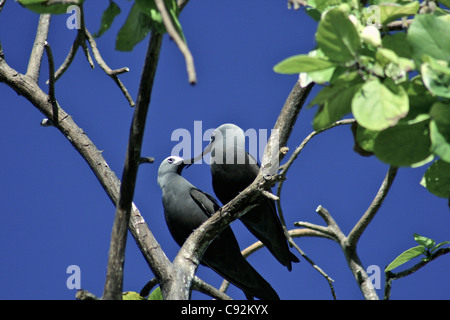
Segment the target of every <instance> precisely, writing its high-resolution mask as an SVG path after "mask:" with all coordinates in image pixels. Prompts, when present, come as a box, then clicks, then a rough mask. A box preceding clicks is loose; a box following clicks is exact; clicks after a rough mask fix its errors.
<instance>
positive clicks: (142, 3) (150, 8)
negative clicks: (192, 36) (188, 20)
mask: <svg viewBox="0 0 450 320" xmlns="http://www.w3.org/2000/svg"><path fill="white" fill-rule="evenodd" d="M135 2H136V4H137V6H138V7H139V9H140V10H141V11H142V12H143V13H144V14H146V15H147V16H148V17H150V19H151V21H152V28H154V29H155V30H156V31H157V32H159V33H165V32H166V27H165V26H164V23H163V21H162V17H161V14H160V13H159V10H158V8H157V7H156V4H155V1H154V0H135ZM164 4H165V6H166V9H167V11H168V13H169V15H170V18H171V20H172V23H173V25H174V27H175V29H176V30H177V32H178V34H179V35H180V37H181V38H182V39H183V41H185V42H186V39H185V37H184V33H183V30H182V28H181V24H180V21H179V20H178V15H179V14H180V11H179V8H178V5H177V3H176V1H175V0H164Z"/></svg>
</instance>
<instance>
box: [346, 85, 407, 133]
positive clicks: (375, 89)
mask: <svg viewBox="0 0 450 320" xmlns="http://www.w3.org/2000/svg"><path fill="white" fill-rule="evenodd" d="M408 102H409V101H408V95H407V94H406V92H405V90H404V89H403V87H401V86H395V85H394V84H392V83H390V82H387V81H386V82H385V83H381V82H380V81H379V80H378V78H375V79H372V80H369V81H367V82H366V83H365V84H364V85H363V86H362V87H361V88H360V89H359V90H358V92H356V94H355V96H354V98H353V100H352V112H353V115H354V116H355V119H356V120H357V121H358V123H359V124H360V125H362V126H363V127H365V128H367V129H371V130H375V131H380V130H383V129H386V128H388V127H391V126H394V125H395V124H396V123H397V122H398V121H399V120H400V119H401V118H403V117H405V116H406V115H407V113H408V109H409V104H408Z"/></svg>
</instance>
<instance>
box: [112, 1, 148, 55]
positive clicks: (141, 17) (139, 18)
mask: <svg viewBox="0 0 450 320" xmlns="http://www.w3.org/2000/svg"><path fill="white" fill-rule="evenodd" d="M150 26H151V20H150V18H149V17H148V16H147V15H145V14H143V13H142V12H141V10H140V9H139V8H138V7H137V5H136V4H133V6H132V7H131V10H130V13H129V14H128V17H127V19H126V21H125V23H124V24H123V26H122V28H121V29H120V30H119V33H118V34H117V38H116V50H119V51H131V50H133V48H134V46H135V45H136V44H138V43H139V42H141V41H142V40H143V39H144V38H145V36H146V35H147V34H148V32H149V31H150Z"/></svg>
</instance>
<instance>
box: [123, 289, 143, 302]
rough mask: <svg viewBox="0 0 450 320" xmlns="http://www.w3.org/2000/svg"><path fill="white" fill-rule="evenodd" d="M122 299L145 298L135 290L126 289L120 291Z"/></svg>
mask: <svg viewBox="0 0 450 320" xmlns="http://www.w3.org/2000/svg"><path fill="white" fill-rule="evenodd" d="M122 300H145V298H144V297H142V296H141V295H140V294H139V293H137V292H133V291H126V292H124V293H122Z"/></svg>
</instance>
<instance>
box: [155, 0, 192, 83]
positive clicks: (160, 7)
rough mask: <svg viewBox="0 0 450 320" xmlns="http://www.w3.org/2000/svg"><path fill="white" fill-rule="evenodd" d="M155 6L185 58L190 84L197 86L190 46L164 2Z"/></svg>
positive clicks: (158, 1)
mask: <svg viewBox="0 0 450 320" xmlns="http://www.w3.org/2000/svg"><path fill="white" fill-rule="evenodd" d="M155 4H156V8H158V11H159V13H161V18H162V21H163V23H164V26H165V27H166V30H167V33H168V34H169V36H170V37H171V38H172V39H173V41H175V43H176V45H177V46H178V49H180V51H181V53H182V54H183V56H184V59H185V61H186V69H187V73H188V78H189V83H190V84H196V83H197V76H196V74H195V67H194V58H193V57H192V54H191V51H190V50H189V48H188V46H187V45H186V43H185V42H184V41H183V39H181V37H180V35H179V34H178V32H177V30H176V29H175V27H174V26H173V23H172V19H171V18H170V16H169V13H168V12H167V9H166V5H165V4H164V1H163V0H155Z"/></svg>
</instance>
